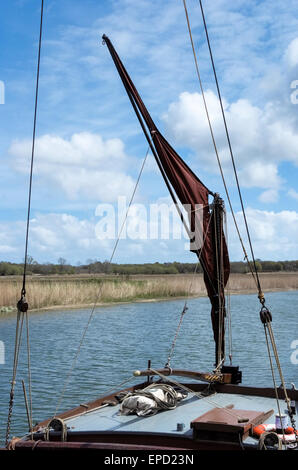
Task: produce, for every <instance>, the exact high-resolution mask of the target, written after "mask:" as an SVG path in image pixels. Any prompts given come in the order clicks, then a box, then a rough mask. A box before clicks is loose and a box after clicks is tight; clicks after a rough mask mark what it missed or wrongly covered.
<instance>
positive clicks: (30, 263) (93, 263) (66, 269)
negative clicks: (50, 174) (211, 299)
mask: <svg viewBox="0 0 298 470" xmlns="http://www.w3.org/2000/svg"><path fill="white" fill-rule="evenodd" d="M256 268H257V270H258V271H259V272H281V271H284V272H293V271H298V260H295V261H262V260H257V261H256ZM23 269H24V264H23V263H11V262H8V261H1V262H0V276H10V275H22V274H23ZM195 270H196V272H197V273H202V268H201V266H200V265H198V266H197V267H196V263H180V262H176V261H175V262H172V263H158V262H156V263H144V264H117V263H111V264H110V263H109V262H108V261H97V260H90V259H89V260H87V261H86V263H85V264H81V263H80V262H78V263H77V264H76V265H72V264H69V263H67V261H66V260H65V259H64V258H59V259H58V260H57V263H38V262H37V261H35V260H34V259H33V258H32V257H30V256H29V257H28V258H27V273H28V274H36V275H55V274H113V275H132V274H155V275H156V274H191V273H193V272H194V271H195ZM231 272H232V273H239V274H245V273H248V272H249V268H248V265H247V263H246V262H243V261H234V262H231Z"/></svg>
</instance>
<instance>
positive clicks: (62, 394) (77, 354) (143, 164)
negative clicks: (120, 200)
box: [54, 147, 149, 417]
mask: <svg viewBox="0 0 298 470" xmlns="http://www.w3.org/2000/svg"><path fill="white" fill-rule="evenodd" d="M148 153H149V147H148V149H147V152H146V155H145V158H144V160H143V162H142V166H141V169H140V172H139V175H138V178H137V181H136V184H135V187H134V190H133V193H132V195H131V198H130V201H129V204H128V208H127V211H126V214H125V218H124V221H123V223H122V225H121V228H120V231H119V233H118V237H117V240H116V242H115V245H114V248H113V250H112V254H111V256H110V259H109V262H108V264H109V265H110V264H111V263H112V260H113V257H114V254H115V251H116V248H117V246H118V243H119V240H120V237H121V234H122V231H123V228H124V225H125V222H126V220H127V216H128V212H129V209H130V207H131V205H132V202H133V199H134V196H135V193H136V190H137V187H138V184H139V181H140V178H141V175H142V172H143V169H144V166H145V163H146V160H147V157H148ZM102 289H103V284H101V286H100V288H99V290H98V293H97V296H96V299H95V302H94V305H93V307H92V310H91V313H90V315H89V318H88V321H87V324H86V326H85V328H84V331H83V334H82V337H81V340H80V343H79V346H78V349H77V351H76V354H75V356H74V359H73V362H72V364H71V367H70V370H69V371H68V374H67V377H66V380H65V383H64V386H63V389H62V392H61V394H60V398H59V399H58V403H57V406H56V410H55V413H54V417H55V416H56V415H57V413H58V409H59V407H60V405H61V402H62V399H63V397H64V393H65V390H66V387H67V385H68V383H69V380H70V378H71V374H72V372H73V369H74V367H75V364H76V362H77V359H78V356H79V353H80V350H81V347H82V344H83V342H84V339H85V336H86V333H87V330H88V328H89V325H90V323H91V320H92V318H93V315H94V311H95V308H96V306H97V304H98V300H99V298H100V296H101V293H102Z"/></svg>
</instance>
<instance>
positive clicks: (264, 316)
mask: <svg viewBox="0 0 298 470" xmlns="http://www.w3.org/2000/svg"><path fill="white" fill-rule="evenodd" d="M183 3H184V8H185V14H186V18H187V24H188V30H189V35H190V39H191V44H192V49H193V54H194V58H195V64H196V69H197V74H198V77H199V82H200V86H201V90H202V96H203V99H204V105H205V109H206V113H207V118H208V122H209V127H210V131H211V135H212V139H213V143H214V148H215V152H216V156H217V160H218V164H219V168H220V172H221V175H222V178H223V183H224V187H225V190H226V194H227V197H228V202H229V205H230V208H231V212H232V215H233V219H234V222H235V226H236V229H237V233H238V236H239V239H240V242H241V245H242V248H243V251H244V256H245V259H246V260H247V263H248V266H249V268H250V271H251V274H252V275H253V278H254V280H255V282H256V286H257V290H258V298H259V301H260V303H261V304H262V308H261V312H260V315H261V321H262V322H263V324H264V327H265V335H266V341H267V345H268V347H269V344H268V337H267V332H266V327H267V329H268V333H269V338H270V342H271V346H272V349H273V352H274V357H275V361H276V364H277V368H278V371H279V375H280V378H281V382H282V388H283V390H284V394H285V401H286V404H287V408H288V411H289V415H290V417H291V421H292V425H293V427H294V429H295V421H294V417H293V413H292V411H291V407H290V401H289V398H288V395H287V390H286V385H285V381H284V378H283V374H282V369H281V365H280V361H279V356H278V351H277V347H276V343H275V338H274V335H273V330H272V327H271V320H272V316H271V313H270V311H269V310H268V309H267V307H266V306H265V297H264V293H263V292H262V288H261V283H260V278H259V275H258V270H257V267H256V260H255V255H254V250H253V247H252V241H251V236H250V232H249V227H248V222H247V217H246V213H245V209H244V204H243V199H242V193H241V189H240V184H239V179H238V174H237V169H236V164H235V159H234V154H233V150H232V144H231V140H230V135H229V131H228V126H227V122H226V117H225V112H224V108H223V103H222V97H221V92H220V88H219V83H218V79H217V74H216V69H215V63H214V59H213V54H212V49H211V44H210V40H209V34H208V29H207V24H206V20H205V14H204V9H203V5H202V0H199V3H200V9H201V14H202V19H203V23H204V30H205V35H206V39H207V44H208V50H209V54H210V59H211V64H212V69H213V74H214V79H215V83H216V89H217V93H218V98H219V103H220V108H221V113H222V117H223V122H224V127H225V132H226V138H227V142H228V147H229V151H230V155H231V160H232V166H233V170H234V176H235V180H236V185H237V190H238V195H239V199H240V204H241V208H242V213H243V218H244V223H245V228H246V233H247V237H248V242H249V247H250V251H251V256H252V261H253V267H254V272H253V270H252V267H251V264H250V262H249V260H248V256H247V253H246V250H245V247H244V245H243V242H242V239H241V236H240V232H239V230H238V225H237V223H236V219H235V216H234V212H233V209H232V206H231V202H230V197H229V194H228V191H227V187H226V183H225V180H224V177H223V172H222V167H221V163H220V159H219V157H218V152H217V148H216V145H215V140H214V136H213V131H212V126H211V122H210V118H209V114H208V109H207V105H206V101H205V98H204V92H203V87H202V82H201V78H200V73H199V68H198V62H197V58H196V53H195V49H194V45H193V39H192V33H191V28H190V22H189V18H188V13H187V7H186V1H185V0H183ZM268 353H269V358H270V363H271V370H272V372H273V368H272V362H271V356H270V350H269V349H268ZM273 382H274V388H275V391H276V396H277V387H276V383H275V379H274V375H273Z"/></svg>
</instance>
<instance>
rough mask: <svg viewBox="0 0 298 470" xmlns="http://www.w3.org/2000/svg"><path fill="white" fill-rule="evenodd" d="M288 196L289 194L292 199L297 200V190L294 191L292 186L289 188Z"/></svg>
mask: <svg viewBox="0 0 298 470" xmlns="http://www.w3.org/2000/svg"><path fill="white" fill-rule="evenodd" d="M288 196H290V197H291V198H293V199H296V200H298V192H297V191H295V189H293V188H291V189H289V191H288Z"/></svg>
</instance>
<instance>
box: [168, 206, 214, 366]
mask: <svg viewBox="0 0 298 470" xmlns="http://www.w3.org/2000/svg"><path fill="white" fill-rule="evenodd" d="M201 209H202V208H201ZM211 219H212V214H210V217H209V221H208V225H207V230H206V231H205V236H204V239H203V244H202V248H203V246H204V244H205V241H206V237H207V234H208V232H209V226H210V222H211ZM201 254H202V249H201V251H200V254H199V257H198V261H197V263H196V266H195V269H194V272H193V274H192V278H191V282H190V285H189V289H188V293H187V296H186V300H185V303H184V307H183V309H182V312H181V315H180V320H179V323H178V327H177V330H176V333H175V336H174V339H173V342H172V346H171V349H170V352H169V356H168V359H167V362H166V364H165V367H170V362H171V358H172V355H173V353H174V349H175V346H176V341H177V339H178V334H179V331H180V328H181V325H182V321H183V318H184V315H185V313H186V312H187V310H188V307H187V302H188V298H189V295H190V291H191V288H192V284H193V281H194V278H195V275H196V272H197V269H198V266H199V264H200V262H201Z"/></svg>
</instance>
